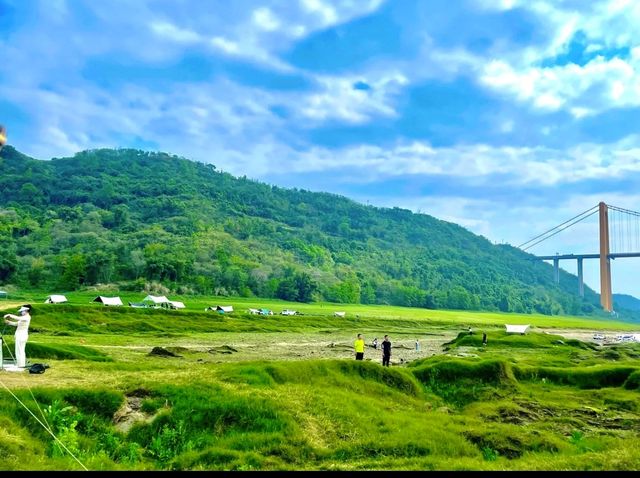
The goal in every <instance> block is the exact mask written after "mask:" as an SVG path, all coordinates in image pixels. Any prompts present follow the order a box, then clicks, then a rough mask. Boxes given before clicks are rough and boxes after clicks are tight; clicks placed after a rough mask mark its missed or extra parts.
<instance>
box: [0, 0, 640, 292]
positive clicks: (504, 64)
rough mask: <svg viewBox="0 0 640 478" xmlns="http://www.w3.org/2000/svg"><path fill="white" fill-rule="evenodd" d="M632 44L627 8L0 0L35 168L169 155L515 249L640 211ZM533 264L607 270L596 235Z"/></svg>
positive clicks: (632, 22) (639, 104)
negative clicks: (403, 213) (605, 211)
mask: <svg viewBox="0 0 640 478" xmlns="http://www.w3.org/2000/svg"><path fill="white" fill-rule="evenodd" d="M637 25H640V3H639V2H634V1H625V0H610V1H609V0H607V1H589V2H584V1H577V0H565V1H555V2H552V1H547V0H528V1H519V0H462V1H451V0H447V1H443V0H388V1H385V0H331V1H330V0H251V1H249V0H234V1H233V2H229V1H222V0H210V1H200V0H136V1H135V2H130V1H128V0H101V1H93V0H43V1H38V0H28V1H27V0H0V51H1V52H2V60H3V61H2V62H1V63H0V85H2V89H1V90H0V91H2V95H1V96H0V123H3V124H5V125H6V126H7V128H8V133H9V142H10V143H11V144H13V145H14V146H15V147H17V148H18V149H19V150H21V151H23V152H25V153H27V154H30V155H32V156H34V157H37V158H41V159H48V158H51V157H60V156H66V155H72V154H74V153H75V152H77V151H80V150H83V149H88V148H97V147H136V148H143V149H151V150H163V151H167V152H171V153H174V154H178V155H181V156H184V157H187V158H190V159H194V160H198V161H204V162H211V163H214V164H216V166H217V167H218V168H220V169H222V170H225V171H228V172H231V173H233V174H236V175H247V176H249V177H252V178H255V179H259V180H262V181H265V182H269V183H272V184H278V185H283V186H291V187H299V188H305V189H310V190H317V191H330V192H335V193H338V194H343V195H345V196H348V197H351V198H353V199H355V200H357V201H360V202H363V203H369V204H373V205H377V206H398V207H404V208H407V209H411V210H413V211H419V212H423V213H426V214H430V215H433V216H436V217H438V218H441V219H445V220H449V221H453V222H457V223H459V224H461V225H463V226H465V227H467V228H468V229H469V230H471V231H473V232H475V233H477V234H482V235H484V236H485V237H487V238H489V239H490V240H492V241H494V242H508V243H511V244H514V245H517V244H520V243H521V242H524V241H526V240H527V239H529V238H531V237H533V236H535V235H537V234H539V233H541V232H543V231H545V230H547V229H549V228H550V227H552V226H554V225H556V224H559V223H561V222H563V221H564V220H566V219H568V218H570V217H572V216H574V215H575V214H577V213H579V212H581V211H583V210H586V209H588V208H589V207H591V206H594V205H596V204H597V203H598V202H599V201H605V202H607V203H610V204H613V205H616V206H620V207H624V208H627V209H632V210H640V194H639V192H638V191H639V188H638V186H639V183H640V131H639V130H638V125H639V124H640V74H639V73H640V29H638V27H637ZM532 252H534V253H539V254H553V253H555V252H560V253H570V252H573V253H580V252H597V224H596V223H595V222H590V223H585V224H581V225H580V227H579V228H578V229H577V230H575V232H574V233H573V234H568V233H563V234H560V235H559V236H556V238H555V240H554V241H553V242H549V243H548V244H547V245H541V246H539V247H537V248H536V249H534V250H533V251H532ZM638 265H640V261H638V260H636V259H634V260H618V261H615V262H614V263H613V272H614V278H613V281H614V284H613V288H614V292H621V293H631V294H634V295H637V296H640V282H638V280H637V279H638V275H637V273H636V271H637V268H638ZM567 270H569V271H571V272H573V271H575V266H574V265H570V264H567ZM585 275H586V279H587V283H588V284H589V285H591V286H592V287H594V288H596V290H597V289H598V287H599V282H598V269H597V263H595V262H593V264H590V263H589V264H585Z"/></svg>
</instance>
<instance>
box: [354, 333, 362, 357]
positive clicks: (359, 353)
mask: <svg viewBox="0 0 640 478" xmlns="http://www.w3.org/2000/svg"><path fill="white" fill-rule="evenodd" d="M353 348H354V349H356V360H363V359H364V337H363V336H362V334H358V338H357V339H356V341H355V342H354V343H353Z"/></svg>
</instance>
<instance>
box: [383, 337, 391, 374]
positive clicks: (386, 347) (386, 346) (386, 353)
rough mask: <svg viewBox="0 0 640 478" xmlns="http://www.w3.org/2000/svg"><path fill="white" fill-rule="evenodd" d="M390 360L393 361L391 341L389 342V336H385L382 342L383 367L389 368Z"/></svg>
mask: <svg viewBox="0 0 640 478" xmlns="http://www.w3.org/2000/svg"><path fill="white" fill-rule="evenodd" d="M390 360H391V341H390V340H389V336H388V335H385V336H384V340H383V341H382V366H383V367H388V366H389V361H390Z"/></svg>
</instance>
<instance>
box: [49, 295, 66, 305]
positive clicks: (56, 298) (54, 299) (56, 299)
mask: <svg viewBox="0 0 640 478" xmlns="http://www.w3.org/2000/svg"><path fill="white" fill-rule="evenodd" d="M63 302H67V298H66V297H65V296H64V295H50V296H49V297H47V299H46V300H45V301H44V303H45V304H62V303H63Z"/></svg>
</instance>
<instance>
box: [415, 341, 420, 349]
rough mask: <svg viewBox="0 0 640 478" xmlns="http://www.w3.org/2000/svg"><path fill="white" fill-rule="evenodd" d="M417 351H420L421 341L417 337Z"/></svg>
mask: <svg viewBox="0 0 640 478" xmlns="http://www.w3.org/2000/svg"><path fill="white" fill-rule="evenodd" d="M416 352H420V341H419V340H418V339H416Z"/></svg>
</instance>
